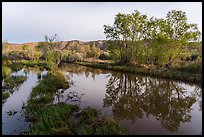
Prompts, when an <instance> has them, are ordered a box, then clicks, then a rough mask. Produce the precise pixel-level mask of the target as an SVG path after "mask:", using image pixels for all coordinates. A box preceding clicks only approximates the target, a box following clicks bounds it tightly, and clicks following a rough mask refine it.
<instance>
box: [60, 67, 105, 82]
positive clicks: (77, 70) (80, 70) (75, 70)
mask: <svg viewBox="0 0 204 137" xmlns="http://www.w3.org/2000/svg"><path fill="white" fill-rule="evenodd" d="M60 69H62V71H66V72H69V74H70V75H72V74H77V75H81V74H84V75H85V76H86V77H88V76H89V75H91V77H92V78H93V80H95V76H96V75H99V74H107V73H109V71H107V70H101V69H96V68H91V67H86V66H82V65H77V64H69V63H68V64H66V63H65V64H61V66H60Z"/></svg>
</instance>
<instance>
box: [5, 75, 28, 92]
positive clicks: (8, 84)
mask: <svg viewBox="0 0 204 137" xmlns="http://www.w3.org/2000/svg"><path fill="white" fill-rule="evenodd" d="M26 79H27V77H26V76H11V77H7V78H5V79H4V84H3V86H2V90H3V91H7V90H8V91H11V92H12V90H13V89H14V88H16V87H18V86H19V85H20V84H22V83H23V82H24V81H25V80H26Z"/></svg>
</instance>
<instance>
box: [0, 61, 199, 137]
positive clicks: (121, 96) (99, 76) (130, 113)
mask: <svg viewBox="0 0 204 137" xmlns="http://www.w3.org/2000/svg"><path fill="white" fill-rule="evenodd" d="M61 70H62V71H63V72H64V73H65V75H66V77H67V78H68V79H69V82H70V83H71V86H70V88H69V89H66V90H59V91H58V92H57V94H56V96H55V97H54V101H53V103H59V102H66V103H71V104H78V105H79V106H80V108H81V109H83V108H85V107H87V106H91V107H95V108H97V109H98V110H100V112H101V113H102V114H103V115H105V116H107V117H112V118H114V119H116V120H119V122H121V124H122V126H123V128H124V129H125V130H126V131H127V133H128V134H135V135H143V134H145V135H146V134H156V135H163V134H164V135H165V134H167V135H171V134H173V135H176V134H181V135H185V134H192V135H195V134H196V135H197V134H202V94H201V92H202V89H201V88H200V87H199V86H196V85H190V84H187V83H184V82H178V81H172V80H166V79H157V78H151V77H145V76H139V75H135V74H129V73H120V72H114V71H107V70H100V69H94V68H89V67H84V66H79V65H74V64H64V65H62V66H61ZM27 76H28V79H27V81H25V82H24V83H23V84H22V85H21V86H20V87H19V89H18V90H17V91H15V92H14V94H13V95H12V96H11V97H9V98H8V99H7V101H6V102H5V104H4V106H3V108H2V122H3V124H2V126H3V129H2V130H3V134H17V133H19V132H20V131H24V130H26V129H27V128H28V125H29V123H26V122H25V120H24V117H23V110H22V109H21V106H22V100H23V101H25V102H26V100H27V99H28V97H29V94H30V92H31V89H32V87H34V86H36V85H37V83H38V82H37V81H38V80H37V74H36V73H35V72H29V73H28V74H27ZM7 109H13V110H17V111H18V113H16V114H15V115H14V116H12V117H8V116H7V115H6V110H7Z"/></svg>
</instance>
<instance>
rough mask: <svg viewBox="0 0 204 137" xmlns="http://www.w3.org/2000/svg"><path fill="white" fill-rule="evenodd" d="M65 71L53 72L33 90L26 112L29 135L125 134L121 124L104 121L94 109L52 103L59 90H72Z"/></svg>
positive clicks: (110, 120) (111, 120)
mask: <svg viewBox="0 0 204 137" xmlns="http://www.w3.org/2000/svg"><path fill="white" fill-rule="evenodd" d="M68 87H69V84H68V83H67V82H66V81H65V78H64V75H63V74H62V73H61V72H55V73H49V74H48V75H47V76H46V77H45V78H44V79H43V80H42V81H41V82H40V83H39V85H38V86H36V87H35V88H33V90H32V93H31V95H30V100H29V101H28V103H27V107H26V109H25V114H26V119H27V120H28V121H30V122H31V127H30V129H29V130H28V131H27V132H26V134H29V135H98V134H100V135H107V134H108V135H109V134H110V135H112V134H122V133H124V131H123V130H122V128H121V126H120V124H118V123H117V122H116V121H114V120H113V119H108V118H100V117H98V112H97V110H96V109H94V108H90V107H87V108H86V109H84V110H83V111H82V112H81V113H79V114H78V115H76V117H73V116H74V114H75V113H77V111H78V110H79V107H78V106H77V105H71V104H65V103H59V104H55V105H54V104H52V99H53V96H54V94H55V93H56V91H57V89H64V88H68Z"/></svg>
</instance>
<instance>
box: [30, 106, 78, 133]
mask: <svg viewBox="0 0 204 137" xmlns="http://www.w3.org/2000/svg"><path fill="white" fill-rule="evenodd" d="M77 109H78V107H77V106H76V105H67V104H63V103H61V104H57V105H44V106H41V107H39V108H38V109H36V110H35V112H33V113H32V117H33V119H36V122H35V123H34V124H32V126H31V128H30V129H29V134H31V135H51V134H69V133H70V130H69V128H68V119H69V117H70V116H71V114H72V112H74V111H76V110H77Z"/></svg>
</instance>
